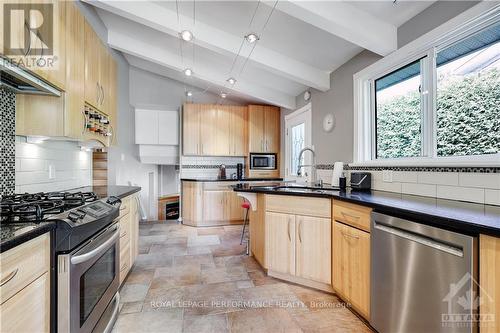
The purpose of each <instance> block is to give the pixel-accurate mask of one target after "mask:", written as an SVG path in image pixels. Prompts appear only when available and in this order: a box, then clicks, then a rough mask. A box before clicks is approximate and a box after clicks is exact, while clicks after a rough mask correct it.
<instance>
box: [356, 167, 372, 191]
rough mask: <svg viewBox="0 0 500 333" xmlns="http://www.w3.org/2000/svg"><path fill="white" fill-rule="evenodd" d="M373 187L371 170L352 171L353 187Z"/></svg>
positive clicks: (368, 188)
mask: <svg viewBox="0 0 500 333" xmlns="http://www.w3.org/2000/svg"><path fill="white" fill-rule="evenodd" d="M371 187H372V174H371V173H369V172H352V173H351V189H353V190H365V191H367V190H370V189H371Z"/></svg>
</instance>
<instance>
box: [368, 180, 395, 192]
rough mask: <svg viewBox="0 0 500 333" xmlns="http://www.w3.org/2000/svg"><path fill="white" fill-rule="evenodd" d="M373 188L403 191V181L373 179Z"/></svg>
mask: <svg viewBox="0 0 500 333" xmlns="http://www.w3.org/2000/svg"><path fill="white" fill-rule="evenodd" d="M372 189H374V190H377V191H386V192H396V193H401V183H386V182H383V181H378V180H375V181H372Z"/></svg>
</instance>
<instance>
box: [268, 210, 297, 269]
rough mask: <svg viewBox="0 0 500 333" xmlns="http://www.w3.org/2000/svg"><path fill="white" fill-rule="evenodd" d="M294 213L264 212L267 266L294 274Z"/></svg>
mask: <svg viewBox="0 0 500 333" xmlns="http://www.w3.org/2000/svg"><path fill="white" fill-rule="evenodd" d="M295 235H296V233H295V215H290V214H282V213H274V212H266V244H267V247H266V251H267V266H268V269H269V270H271V271H275V272H278V273H283V274H290V275H295Z"/></svg>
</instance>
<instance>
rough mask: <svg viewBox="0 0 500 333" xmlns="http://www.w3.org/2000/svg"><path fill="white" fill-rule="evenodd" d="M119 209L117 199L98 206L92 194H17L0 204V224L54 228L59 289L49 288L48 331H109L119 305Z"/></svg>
mask: <svg viewBox="0 0 500 333" xmlns="http://www.w3.org/2000/svg"><path fill="white" fill-rule="evenodd" d="M120 203H121V201H120V199H118V198H115V197H110V198H108V199H107V200H104V199H103V200H99V199H98V197H97V195H96V194H95V193H93V192H84V193H82V192H53V193H36V194H16V195H7V196H4V197H3V198H2V200H1V206H0V207H1V214H0V217H1V219H0V221H1V223H2V224H4V223H6V224H7V223H8V224H9V225H11V226H18V225H19V226H20V227H22V226H23V225H26V223H40V222H46V221H53V222H55V223H56V224H57V227H56V230H55V242H54V243H55V245H54V247H55V249H54V250H55V256H56V257H55V265H54V266H55V267H54V269H55V271H56V272H57V274H56V275H57V284H56V285H57V288H53V290H54V294H53V295H52V297H51V298H52V301H51V304H56V303H57V308H52V309H51V317H52V320H51V327H52V329H51V330H52V331H55V330H56V328H57V331H58V332H70V333H74V332H94V331H95V332H109V331H111V329H112V327H113V324H114V321H115V320H116V316H117V314H118V304H119V294H118V286H119V275H118V274H119V258H120V256H119V253H120V249H119V230H118V226H119V224H118V223H117V218H118V215H119V209H120ZM54 281H55V279H54V280H53V282H54ZM55 290H57V292H55ZM55 299H57V302H56V301H55ZM55 314H57V318H55ZM56 326H57V327H56Z"/></svg>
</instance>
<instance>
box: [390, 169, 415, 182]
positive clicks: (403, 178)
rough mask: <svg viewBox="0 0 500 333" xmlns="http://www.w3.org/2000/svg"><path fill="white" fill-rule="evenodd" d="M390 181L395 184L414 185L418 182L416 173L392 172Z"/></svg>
mask: <svg viewBox="0 0 500 333" xmlns="http://www.w3.org/2000/svg"><path fill="white" fill-rule="evenodd" d="M392 181H393V182H396V183H416V182H417V181H418V172H413V171H393V173H392Z"/></svg>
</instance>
